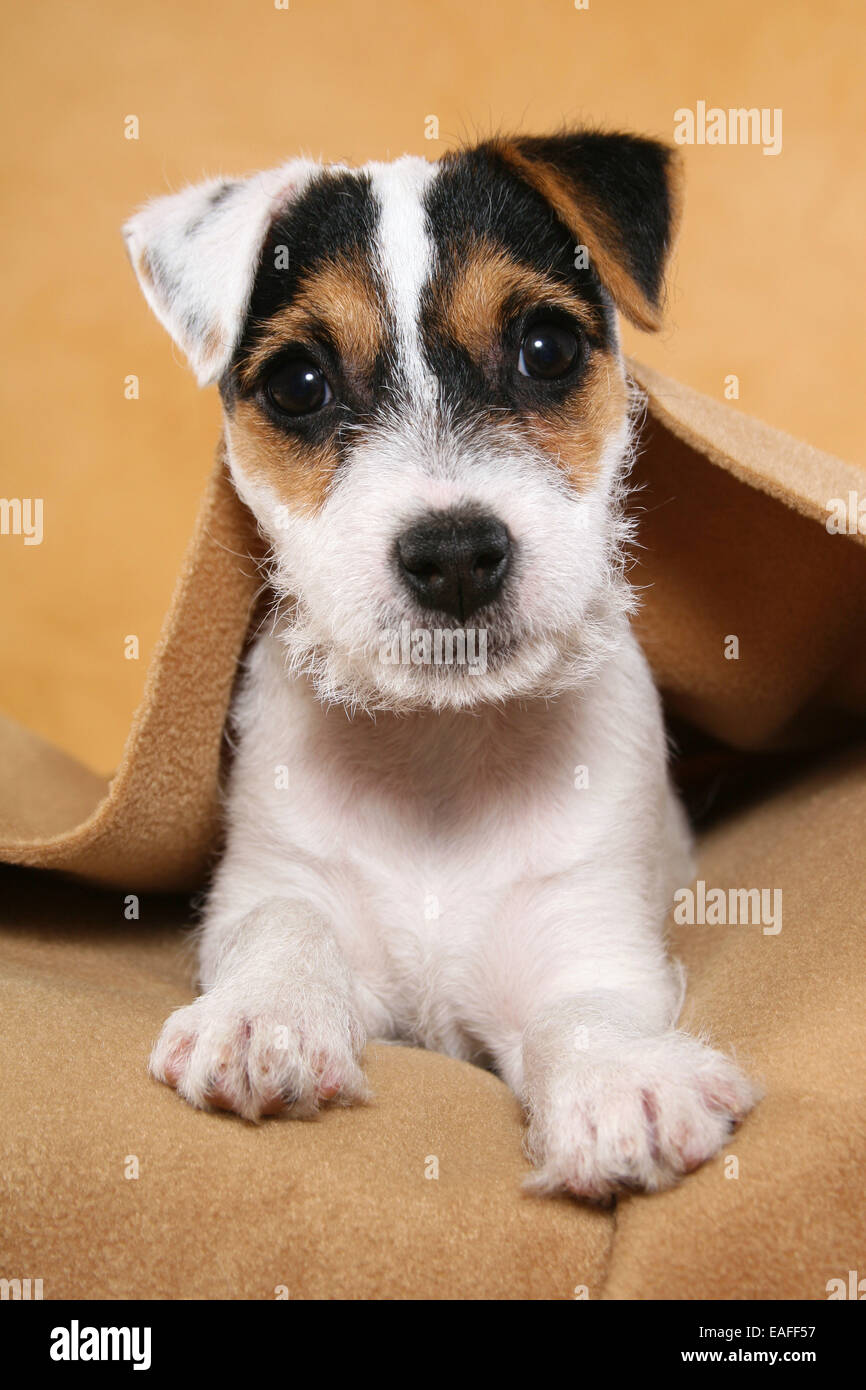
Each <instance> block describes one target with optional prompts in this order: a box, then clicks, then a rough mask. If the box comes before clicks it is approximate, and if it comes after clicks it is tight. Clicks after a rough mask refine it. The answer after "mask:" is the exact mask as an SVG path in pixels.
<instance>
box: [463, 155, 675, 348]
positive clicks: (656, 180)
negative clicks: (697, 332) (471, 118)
mask: <svg viewBox="0 0 866 1390" xmlns="http://www.w3.org/2000/svg"><path fill="white" fill-rule="evenodd" d="M490 148H492V150H493V151H494V152H495V153H497V154H498V155H499V156H500V158H502V159H503V160H504V161H505V162H506V163H507V164H508V165H509V167H510V168H511V169H512V170H513V171H514V172H515V173H517V174H519V175H520V177H521V178H522V179H523V180H524V181H525V182H526V183H529V184H531V186H532V187H533V188H534V189H535V190H536V191H537V192H538V193H540V194H542V196H543V197H544V198H545V199H546V200H547V202H548V203H550V205H551V207H552V208H553V210H554V212H555V213H556V215H557V217H558V218H559V220H560V221H561V222H563V223H564V224H565V226H566V227H568V229H569V231H570V232H571V233H572V235H573V236H574V237H575V240H576V241H577V242H579V243H580V244H581V245H584V246H586V248H587V251H588V252H589V257H590V260H591V262H592V264H593V265H594V266H595V269H596V272H597V273H598V276H599V278H600V279H601V281H602V284H603V285H605V287H606V288H607V290H608V291H609V293H610V294H611V295H612V296H613V299H614V302H615V303H616V305H617V307H618V308H619V309H620V310H621V311H622V313H624V314H625V315H626V317H627V318H629V319H631V321H632V323H635V324H637V326H638V327H639V328H646V329H656V328H659V327H660V325H661V309H662V291H663V286H664V274H665V268H666V265H667V261H668V256H669V253H670V249H671V245H672V243H673V240H674V238H675V235H676V232H677V228H678V224H679V216H680V204H681V181H682V180H681V165H680V161H679V157H678V155H677V153H676V151H675V150H673V149H671V148H669V147H668V146H667V145H663V144H661V143H659V142H658V141H656V140H646V139H643V138H642V137H640V136H637V135H615V134H610V135H608V134H604V133H603V132H600V131H575V132H573V133H571V134H562V135H552V136H549V137H544V136H542V137H525V138H524V137H521V136H517V137H515V138H514V139H508V138H501V139H498V140H495V141H493V142H492V143H491V146H490Z"/></svg>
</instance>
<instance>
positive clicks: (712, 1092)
mask: <svg viewBox="0 0 866 1390" xmlns="http://www.w3.org/2000/svg"><path fill="white" fill-rule="evenodd" d="M759 1094H760V1093H759V1091H758V1088H757V1087H755V1086H754V1085H753V1084H752V1082H751V1081H749V1080H748V1078H747V1077H745V1076H744V1075H743V1074H742V1072H740V1071H739V1069H738V1068H737V1067H736V1066H735V1065H734V1063H733V1062H731V1061H729V1060H728V1058H727V1057H724V1056H722V1054H721V1053H719V1052H715V1051H713V1049H712V1048H709V1047H706V1046H704V1044H703V1043H700V1042H698V1041H697V1040H696V1039H695V1038H691V1037H689V1036H688V1034H686V1033H679V1032H670V1033H665V1034H662V1035H661V1036H659V1037H650V1038H640V1039H637V1038H631V1039H628V1040H618V1041H613V1040H608V1041H607V1042H606V1043H604V1044H603V1045H602V1046H600V1047H599V1048H598V1049H596V1048H589V1049H587V1050H586V1051H585V1052H581V1051H580V1050H579V1049H578V1050H577V1052H576V1054H575V1052H574V1051H572V1053H571V1055H570V1056H569V1055H568V1054H567V1053H566V1054H565V1055H564V1056H563V1055H562V1054H561V1055H560V1057H559V1059H558V1063H557V1065H554V1066H550V1067H549V1068H547V1069H542V1070H541V1071H540V1072H539V1073H537V1074H536V1075H535V1077H534V1078H533V1079H532V1080H531V1082H530V1084H529V1086H528V1088H527V1096H526V1101H527V1107H528V1111H529V1130H528V1135H527V1148H528V1152H529V1155H530V1157H531V1159H532V1161H533V1163H534V1164H535V1166H536V1169H537V1171H536V1173H535V1174H533V1176H532V1177H530V1178H529V1179H528V1181H527V1186H528V1187H530V1188H531V1189H533V1190H535V1191H539V1192H555V1191H562V1190H564V1191H567V1192H571V1193H572V1194H573V1195H574V1196H577V1197H585V1198H589V1199H591V1200H594V1201H601V1200H604V1199H605V1198H607V1197H609V1196H610V1195H611V1194H612V1193H614V1192H616V1191H617V1190H618V1189H630V1188H642V1189H644V1190H646V1191H650V1192H653V1191H657V1190H659V1189H660V1188H664V1187H669V1186H671V1184H672V1183H674V1182H676V1180H677V1178H679V1177H681V1176H682V1174H684V1173H688V1172H691V1171H692V1169H694V1168H697V1167H699V1166H700V1165H701V1164H702V1163H704V1162H706V1160H707V1159H709V1158H712V1157H713V1155H714V1154H716V1153H718V1151H719V1149H720V1148H721V1147H722V1145H723V1144H724V1142H725V1140H726V1138H727V1137H728V1135H729V1134H730V1132H731V1130H732V1129H733V1127H734V1125H736V1124H737V1123H739V1121H740V1120H742V1119H743V1117H744V1116H745V1115H746V1114H748V1112H749V1111H750V1110H751V1109H752V1106H753V1105H754V1104H755V1102H756V1101H757V1100H758V1099H759Z"/></svg>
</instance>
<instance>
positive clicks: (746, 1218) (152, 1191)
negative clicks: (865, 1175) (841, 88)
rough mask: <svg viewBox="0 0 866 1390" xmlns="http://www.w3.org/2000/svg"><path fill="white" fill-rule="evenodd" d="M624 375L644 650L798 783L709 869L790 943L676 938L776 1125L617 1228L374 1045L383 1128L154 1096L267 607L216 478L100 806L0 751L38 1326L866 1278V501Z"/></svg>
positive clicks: (10, 731)
mask: <svg viewBox="0 0 866 1390" xmlns="http://www.w3.org/2000/svg"><path fill="white" fill-rule="evenodd" d="M632 372H633V375H634V376H635V378H636V380H638V381H639V382H641V383H642V385H643V387H644V388H645V390H646V391H647V399H648V413H647V420H646V423H645V426H644V431H643V437H642V450H641V455H640V458H639V460H638V463H637V468H636V481H637V483H638V484H639V485H640V487H639V490H638V491H637V492H636V493H635V494H634V496H633V498H632V506H633V508H634V510H635V515H636V518H637V520H638V522H639V528H640V530H639V539H640V546H641V548H640V549H638V550H636V552H635V567H634V571H633V578H634V579H635V582H636V583H638V584H640V585H641V586H642V588H643V592H644V601H643V608H642V612H641V614H640V616H639V618H638V632H639V634H640V637H641V640H642V641H643V643H644V646H645V649H646V651H647V653H648V655H649V658H650V660H651V662H652V664H653V667H654V670H655V672H656V675H657V678H658V680H659V683H660V685H661V688H662V690H663V693H664V695H665V699H666V704H667V708H668V711H669V713H670V714H672V715H674V716H677V717H679V718H680V719H685V720H687V721H688V723H689V724H690V725H691V726H693V727H694V729H696V730H697V731H698V732H699V733H700V734H701V735H702V736H705V737H710V738H712V739H715V740H718V741H719V742H720V744H721V746H723V747H724V748H726V749H728V750H739V751H740V752H741V753H745V755H746V758H747V760H748V759H749V758H752V759H755V758H756V757H757V755H758V753H759V752H760V753H761V754H766V753H767V752H768V750H770V751H773V752H775V754H776V755H777V757H778V758H779V759H780V760H781V762H782V764H783V765H784V767H785V770H786V781H785V782H783V784H781V785H778V786H777V787H776V789H775V790H774V791H773V792H772V793H771V792H769V791H768V790H766V789H765V790H764V795H763V797H762V798H759V799H758V800H757V801H756V802H753V803H752V805H751V807H750V808H749V809H742V808H741V809H740V810H739V811H737V812H736V814H729V815H728V817H727V819H725V820H723V821H722V822H720V823H718V824H717V825H716V827H715V828H714V829H712V830H711V831H709V832H708V833H707V834H706V835H705V836H704V838H703V840H702V842H701V845H700V863H699V874H700V876H701V877H702V878H703V879H704V881H705V882H706V883H707V884H708V886H711V887H721V888H724V889H727V888H738V889H741V888H763V889H770V890H773V889H776V888H778V889H781V890H782V902H783V920H782V930H781V931H780V932H779V933H778V934H766V933H765V932H764V931H763V930H762V928H761V926H760V925H753V926H745V925H739V926H725V927H721V926H717V927H712V926H691V927H680V928H676V929H675V930H674V932H673V949H674V950H675V952H676V953H678V954H680V955H681V956H682V957H683V959H684V960H685V961H686V963H687V965H688V968H689V972H690V986H689V994H688V998H687V1006H686V1019H687V1021H688V1023H689V1024H690V1026H691V1027H693V1028H694V1029H698V1030H700V1029H708V1030H709V1031H710V1034H711V1037H712V1040H713V1041H714V1042H716V1043H717V1044H718V1045H721V1046H723V1047H726V1048H728V1047H733V1048H734V1049H735V1050H736V1052H737V1053H738V1055H739V1056H740V1059H741V1061H742V1062H743V1064H744V1065H745V1067H746V1068H747V1069H748V1070H749V1071H750V1072H752V1073H754V1074H756V1075H757V1076H758V1077H759V1078H760V1079H761V1080H762V1082H763V1084H764V1086H765V1088H766V1092H767V1094H766V1098H765V1099H764V1100H763V1101H762V1102H761V1104H760V1105H759V1107H758V1109H757V1110H756V1111H755V1112H754V1114H753V1115H751V1116H750V1117H749V1118H748V1119H747V1121H746V1123H745V1125H744V1126H743V1128H742V1130H741V1131H740V1132H739V1133H738V1134H737V1135H736V1136H734V1137H732V1139H731V1141H730V1144H729V1145H728V1146H726V1149H725V1152H724V1153H723V1154H722V1155H721V1156H720V1157H719V1158H718V1159H716V1160H715V1161H714V1162H712V1163H710V1164H708V1165H706V1166H705V1167H704V1168H703V1169H702V1170H701V1171H700V1172H698V1173H696V1174H694V1175H692V1176H690V1177H689V1178H688V1179H687V1180H686V1181H685V1182H683V1183H682V1184H681V1185H680V1186H679V1187H678V1188H676V1189H675V1190H673V1191H671V1192H669V1193H666V1194H662V1195H659V1196H654V1197H644V1196H641V1197H629V1198H623V1199H622V1200H620V1201H619V1202H618V1204H617V1206H616V1207H615V1208H614V1209H610V1210H606V1211H599V1210H594V1209H591V1208H588V1207H586V1206H581V1205H579V1204H577V1203H574V1202H572V1201H570V1200H569V1199H567V1198H564V1197H563V1198H557V1199H553V1200H549V1199H541V1198H536V1197H528V1196H526V1195H525V1194H523V1193H522V1191H521V1186H520V1184H521V1180H522V1177H523V1176H524V1175H525V1173H526V1171H527V1168H526V1162H525V1160H524V1158H523V1155H522V1150H521V1130H522V1126H521V1117H520V1113H519V1107H518V1105H517V1103H516V1101H515V1100H514V1098H513V1097H512V1096H511V1095H510V1093H509V1092H508V1091H507V1089H506V1088H505V1087H504V1085H503V1084H502V1083H501V1082H499V1081H498V1080H497V1079H496V1078H495V1077H493V1076H491V1075H489V1074H488V1073H486V1072H483V1071H481V1070H478V1069H476V1068H473V1067H471V1066H468V1065H467V1064H464V1063H459V1062H455V1061H453V1060H450V1059H447V1058H445V1057H441V1056H437V1055H434V1054H429V1053H425V1052H422V1051H418V1050H412V1049H407V1048H402V1047H391V1046H383V1045H376V1044H373V1045H371V1047H370V1048H369V1049H368V1066H369V1072H370V1079H371V1082H372V1085H373V1089H374V1092H375V1098H374V1100H373V1101H372V1102H371V1103H370V1104H369V1105H368V1106H365V1107H363V1108H360V1109H357V1110H338V1109H334V1110H327V1111H325V1112H323V1113H322V1114H321V1115H320V1117H319V1118H318V1119H317V1120H315V1121H313V1122H307V1123H302V1122H297V1121H292V1120H287V1119H280V1120H273V1121H268V1122H266V1123H264V1124H263V1125H261V1126H250V1125H247V1124H245V1123H244V1122H242V1121H240V1120H238V1119H236V1118H233V1117H228V1116H223V1115H210V1114H203V1113H201V1112H196V1111H193V1110H191V1109H190V1108H189V1107H187V1106H186V1105H184V1104H183V1103H182V1102H181V1101H179V1100H178V1098H177V1097H176V1096H175V1095H174V1094H173V1093H172V1092H171V1091H170V1090H168V1089H167V1088H165V1087H161V1086H158V1085H157V1084H156V1083H154V1082H152V1081H150V1080H149V1079H148V1077H147V1074H146V1070H145V1063H146V1058H147V1053H148V1050H149V1047H150V1045H151V1043H152V1041H153V1039H154V1037H155V1036H156V1034H157V1032H158V1030H159V1027H160V1025H161V1023H162V1021H163V1020H164V1018H165V1016H166V1014H167V1013H168V1012H169V1011H170V1010H171V1009H172V1008H174V1007H176V1006H178V1005H179V1004H181V1003H183V1002H185V1001H186V1000H188V999H189V998H190V997H191V989H190V980H191V976H192V970H191V962H190V959H189V952H188V950H187V948H186V944H185V942H184V940H183V937H182V934H181V932H180V928H181V927H182V926H183V925H184V924H186V923H188V921H189V917H190V914H189V907H188V903H187V901H186V899H183V898H172V897H167V896H163V895H160V893H159V892H157V891H156V890H165V889H173V890H174V889H190V888H194V887H199V886H201V884H202V882H203V880H204V877H205V875H206V870H207V866H208V863H209V860H210V859H211V857H212V855H213V853H214V851H215V849H216V848H217V846H218V840H219V822H220V817H219V795H218V774H219V769H220V764H221V758H222V755H223V737H222V735H223V726H224V720H225V714H226V710H227V708H228V704H229V701H230V696H231V690H232V685H233V682H234V679H235V675H236V671H237V663H238V660H239V657H240V655H241V653H242V650H243V645H244V641H245V638H246V635H247V631H248V627H249V623H250V616H251V611H252V606H253V602H254V598H255V592H256V585H257V578H256V567H255V562H254V559H253V556H254V554H255V552H256V547H257V539H256V534H255V528H254V526H253V525H252V522H251V519H250V517H249V516H248V515H247V513H246V512H245V511H244V508H243V507H242V506H241V504H240V503H239V502H238V501H237V499H236V498H235V496H234V494H233V492H232V490H231V488H230V487H229V485H228V482H227V480H226V477H225V473H224V468H223V463H222V459H221V457H218V460H217V465H216V469H215V471H214V475H213V478H212V481H211V484H210V486H209V488H208V491H207V494H206V496H205V499H204V501H203V504H202V510H201V515H200V518H199V522H198V525H197V528H196V531H195V535H194V536H193V539H192V542H191V545H190V549H189V552H188V555H187V558H186V561H185V564H184V567H183V571H182V574H181V577H180V580H179V582H178V587H177V590H176V592H175V597H174V600H173V603H172V606H171V609H170V611H169V614H168V616H167V618H166V622H165V626H164V629H163V636H162V640H161V642H160V645H159V648H158V650H157V652H156V655H155V657H154V660H153V662H152V665H151V669H150V672H149V676H148V682H147V686H146V690H145V696H144V699H143V702H142V705H141V707H140V709H139V710H138V713H137V715H136V718H135V721H134V723H133V727H132V730H131V732H130V736H129V740H128V742H127V746H126V749H125V751H124V755H123V759H122V761H121V764H120V767H119V769H118V771H117V774H116V776H115V777H114V779H113V780H112V782H111V783H110V784H109V785H107V786H106V784H105V782H104V781H103V780H102V779H100V778H98V777H96V776H95V775H94V774H92V773H90V772H88V771H87V770H86V769H85V768H83V767H81V766H80V765H79V764H77V763H76V762H75V761H74V760H73V759H71V758H69V757H67V756H66V755H65V754H62V753H59V752H57V751H56V750H54V749H52V748H50V747H48V746H47V745H46V744H44V743H43V742H41V741H40V740H38V739H37V738H35V737H34V736H33V735H31V734H29V733H27V732H26V731H25V730H23V729H20V728H18V727H17V726H14V725H11V724H8V723H7V724H6V725H4V726H0V857H2V858H3V859H5V860H7V861H9V865H19V866H22V865H23V866H30V867H29V868H22V867H18V868H13V867H9V865H7V866H6V867H4V868H2V870H0V989H2V994H3V1001H2V1010H0V1019H2V1023H0V1029H2V1034H0V1055H2V1061H3V1065H2V1073H0V1122H2V1123H0V1181H2V1184H3V1200H2V1208H0V1275H2V1276H3V1277H6V1278H14V1277H19V1278H26V1277H29V1278H41V1279H43V1281H44V1291H45V1296H46V1297H48V1298H52V1297H75V1298H86V1297H100V1298H118V1297H127V1296H135V1297H159V1298H164V1297H170V1298H196V1297H218V1296H223V1297H229V1298H272V1297H274V1296H276V1291H279V1290H283V1289H285V1290H286V1291H287V1292H288V1294H289V1296H291V1297H296V1298H298V1297H301V1298H303V1297H329V1298H352V1297H366V1298H422V1297H429V1298H473V1297H490V1298H497V1299H499V1298H522V1297H527V1298H572V1297H575V1291H577V1293H578V1295H579V1294H581V1293H582V1292H583V1291H584V1290H586V1291H587V1292H588V1295H589V1296H590V1297H591V1298H649V1297H661V1298H695V1297H697V1298H704V1297H730V1298H743V1297H750V1296H754V1297H764V1298H783V1297H804V1298H823V1297H826V1285H827V1281H828V1280H829V1279H831V1278H842V1279H847V1277H848V1272H849V1271H850V1270H853V1269H862V1268H863V1267H864V1266H866V1251H864V1243H866V1236H864V1233H866V1197H864V1195H863V1185H862V1178H861V1174H862V1169H863V1162H864V1158H866V1075H864V1073H866V1049H864V1045H863V1044H864V1022H863V1020H864V1017H866V1007H864V1006H866V974H864V970H863V965H862V942H863V931H864V926H866V922H864V917H866V908H864V904H863V899H862V890H861V883H862V844H863V826H864V822H866V753H864V751H863V745H862V742H860V743H857V742H855V741H854V740H855V739H857V738H862V735H863V734H864V733H866V725H864V714H866V676H864V651H866V597H864V596H866V547H864V545H863V544H862V540H863V538H862V537H861V536H853V537H849V536H836V535H831V534H830V533H828V531H827V529H826V527H825V526H824V524H823V519H824V517H825V516H826V509H827V507H828V505H829V504H830V500H831V499H832V498H834V497H844V496H845V495H846V493H847V491H848V490H850V489H851V488H852V487H854V486H856V484H857V483H858V482H859V485H860V487H861V489H862V488H863V487H864V484H866V479H863V478H862V477H861V476H860V475H859V474H857V473H855V472H854V471H853V470H851V469H850V468H849V467H848V466H847V465H845V464H843V463H841V462H839V461H838V460H835V459H832V458H830V457H829V456H827V455H823V454H820V453H818V452H817V451H815V450H812V449H807V448H806V447H805V446H802V445H798V444H797V443H796V442H795V441H793V440H790V439H788V438H787V437H786V436H784V435H781V434H778V433H777V432H775V431H772V430H769V429H767V428H766V427H765V426H762V425H759V424H757V423H755V422H749V421H746V420H744V418H743V417H741V416H739V415H736V414H735V413H734V412H733V411H730V410H726V409H725V408H724V407H719V406H718V405H716V404H714V403H713V402H710V401H707V400H705V399H704V398H703V397H700V396H696V395H695V394H694V393H693V392H689V391H687V390H685V388H682V387H680V386H678V385H677V384H676V383H673V382H668V381H666V380H665V379H664V378H661V377H658V376H657V375H656V374H654V373H650V372H649V371H648V370H647V369H645V368H642V367H640V366H639V364H632ZM732 636H734V637H737V638H738V641H739V653H738V657H737V659H736V660H730V659H728V656H727V655H726V650H729V649H730V638H731V637H732ZM840 742H845V744H846V747H845V749H844V751H842V752H839V751H835V752H833V751H832V745H834V744H838V743H840ZM816 749H819V750H820V749H823V750H824V751H823V752H822V753H821V754H820V755H819V756H820V757H821V758H822V760H823V763H822V766H820V767H819V769H818V770H817V771H811V772H809V773H807V772H806V771H805V770H804V769H805V764H806V754H807V752H808V756H809V758H810V759H812V760H814V759H815V757H816V752H815V750H816ZM40 870H42V871H44V870H55V871H57V870H59V871H63V873H64V874H66V875H74V876H76V877H77V878H79V879H83V880H88V881H89V884H88V885H85V884H82V883H71V882H69V880H68V879H66V878H61V877H60V876H59V875H58V874H57V873H46V872H40ZM93 885H103V887H102V889H101V890H99V889H98V888H96V887H94V886H93ZM130 895H137V897H138V899H139V918H138V920H135V921H130V920H128V919H127V915H126V914H127V913H128V912H129V911H131V910H132V909H131V906H130ZM133 1159H134V1160H135V1161H136V1162H137V1164H138V1176H137V1177H127V1176H126V1173H128V1172H130V1171H132V1169H133V1168H134V1164H133ZM732 1160H736V1164H734V1163H733V1162H732ZM437 1165H438V1177H433V1176H427V1174H428V1173H432V1172H433V1171H434V1170H435V1169H436V1167H437Z"/></svg>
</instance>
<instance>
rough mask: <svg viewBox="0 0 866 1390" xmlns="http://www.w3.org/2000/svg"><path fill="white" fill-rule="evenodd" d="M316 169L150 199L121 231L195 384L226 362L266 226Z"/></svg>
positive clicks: (290, 167)
mask: <svg viewBox="0 0 866 1390" xmlns="http://www.w3.org/2000/svg"><path fill="white" fill-rule="evenodd" d="M319 167H320V166H319V165H317V164H313V163H311V162H310V161H308V160H305V159H295V160H292V161H291V162H290V163H288V164H284V165H282V166H281V167H280V168H278V169H269V170H268V171H267V172H265V173H262V174H254V175H253V176H252V177H251V178H246V179H211V180H210V181H209V182H207V183H202V184H197V185H195V186H194V187H191V188H185V189H184V190H183V192H182V193H174V194H171V195H169V196H168V197H165V198H156V199H154V200H153V202H150V203H147V204H145V206H144V207H143V208H142V209H141V211H140V212H138V213H136V214H135V216H134V217H132V218H131V219H130V220H129V222H127V224H126V226H125V227H124V229H123V235H124V238H125V240H126V245H127V249H128V251H129V256H130V259H131V261H132V264H133V266H134V268H135V273H136V275H137V276H138V280H139V283H140V285H141V288H142V290H143V291H144V296H145V299H146V300H147V302H148V304H149V305H150V307H151V309H153V311H154V313H155V314H156V316H157V318H158V319H159V321H160V323H162V325H163V326H164V327H165V328H167V329H168V331H169V333H170V334H171V336H172V338H174V340H175V342H176V343H177V344H178V346H179V347H181V348H182V349H183V351H184V352H185V354H186V356H187V358H188V359H189V362H190V365H191V367H192V368H193V370H194V372H195V374H196V376H197V377H198V382H199V385H200V386H207V385H209V384H210V383H211V382H212V381H216V380H218V378H219V377H220V376H221V375H222V373H223V372H224V371H225V369H226V367H227V366H228V364H229V362H230V361H231V358H232V354H233V353H234V350H235V348H236V347H237V344H238V341H239V339H240V336H241V333H242V331H243V326H244V319H245V317H246V312H247V308H248V307H249V302H250V295H251V294H252V289H253V282H254V280H255V275H256V270H257V267H258V263H259V258H260V256H261V252H262V246H263V244H264V241H265V237H266V236H267V233H268V229H269V227H270V225H271V223H272V222H273V220H274V218H275V217H276V216H277V215H278V214H279V213H280V212H282V211H283V210H284V208H285V207H286V206H287V204H288V203H290V202H291V201H292V200H293V199H294V198H296V197H298V196H299V194H300V193H301V192H303V190H304V188H305V187H306V186H307V184H308V183H309V181H310V179H311V178H312V176H313V174H314V173H315V172H316V170H317V169H318V168H319Z"/></svg>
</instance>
